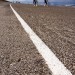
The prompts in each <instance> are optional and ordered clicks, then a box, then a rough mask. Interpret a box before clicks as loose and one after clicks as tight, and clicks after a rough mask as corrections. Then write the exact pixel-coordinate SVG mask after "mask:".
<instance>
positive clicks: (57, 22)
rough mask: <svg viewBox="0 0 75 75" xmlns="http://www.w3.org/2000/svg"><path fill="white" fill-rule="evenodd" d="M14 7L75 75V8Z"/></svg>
mask: <svg viewBox="0 0 75 75" xmlns="http://www.w3.org/2000/svg"><path fill="white" fill-rule="evenodd" d="M12 6H13V8H14V9H15V10H16V11H17V12H18V13H19V15H20V16H21V17H22V18H23V19H24V20H25V21H26V22H27V23H28V24H29V26H30V27H31V28H32V29H33V30H34V32H35V33H36V34H37V35H38V36H39V37H40V38H41V39H42V40H43V41H44V42H45V43H46V45H48V47H49V48H50V49H51V50H52V51H53V52H54V53H55V55H56V56H57V57H58V58H59V59H60V61H61V62H62V63H63V64H64V65H65V66H66V67H67V68H68V69H69V70H70V71H71V72H72V74H73V75H75V8H72V7H63V6H62V7H54V6H49V7H48V6H46V7H44V6H37V7H35V6H33V5H25V4H12Z"/></svg>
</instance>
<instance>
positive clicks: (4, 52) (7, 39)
mask: <svg viewBox="0 0 75 75" xmlns="http://www.w3.org/2000/svg"><path fill="white" fill-rule="evenodd" d="M0 10H1V11H0V75H51V71H50V70H49V69H48V66H47V65H46V64H45V61H44V59H43V58H42V56H41V55H40V54H39V53H38V51H37V49H36V48H35V46H34V45H33V43H32V41H31V40H30V38H29V36H28V35H27V33H26V32H25V31H24V29H23V28H22V26H21V25H20V23H19V21H18V20H17V18H16V17H15V15H14V13H13V12H12V10H11V8H10V6H9V4H8V3H2V5H1V7H0Z"/></svg>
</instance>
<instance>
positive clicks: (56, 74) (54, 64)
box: [10, 5, 72, 75]
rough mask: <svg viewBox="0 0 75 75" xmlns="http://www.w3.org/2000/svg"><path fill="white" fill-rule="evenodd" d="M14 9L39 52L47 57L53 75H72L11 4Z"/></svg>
mask: <svg viewBox="0 0 75 75" xmlns="http://www.w3.org/2000/svg"><path fill="white" fill-rule="evenodd" d="M10 7H11V9H12V11H13V12H14V14H15V15H16V17H17V19H18V20H19V21H20V23H21V25H22V26H23V28H24V29H25V31H26V32H27V34H28V35H29V37H30V39H31V40H32V42H33V43H34V45H35V46H36V48H37V50H38V51H39V53H40V54H41V55H42V57H43V58H44V59H45V61H46V64H47V65H48V67H49V69H50V70H51V71H52V75H72V74H71V72H70V71H69V70H68V69H67V68H66V67H65V66H64V65H63V64H62V63H61V61H60V60H59V59H58V58H57V57H56V56H55V54H54V53H53V52H52V51H51V49H49V48H48V46H47V45H46V44H45V43H44V42H43V41H42V40H41V39H40V38H39V37H38V36H37V35H36V34H35V33H34V31H33V30H32V29H31V28H30V27H29V26H28V24H27V23H26V22H25V21H24V20H23V19H22V18H21V17H20V15H19V14H18V13H17V12H16V11H15V10H14V9H13V7H12V6H11V5H10Z"/></svg>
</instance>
